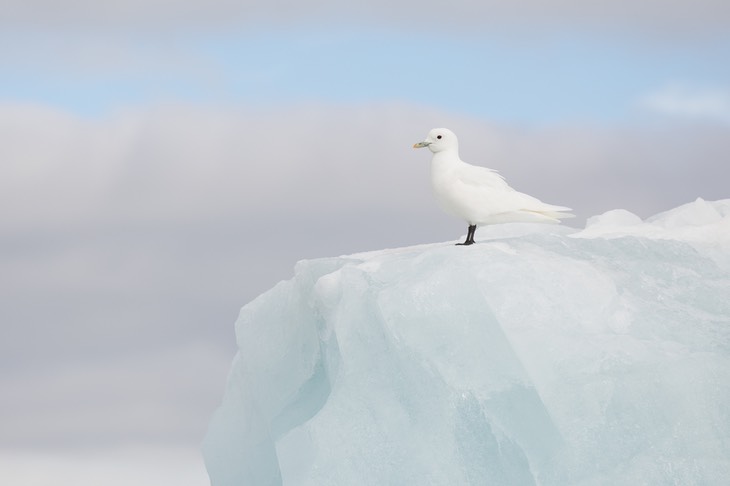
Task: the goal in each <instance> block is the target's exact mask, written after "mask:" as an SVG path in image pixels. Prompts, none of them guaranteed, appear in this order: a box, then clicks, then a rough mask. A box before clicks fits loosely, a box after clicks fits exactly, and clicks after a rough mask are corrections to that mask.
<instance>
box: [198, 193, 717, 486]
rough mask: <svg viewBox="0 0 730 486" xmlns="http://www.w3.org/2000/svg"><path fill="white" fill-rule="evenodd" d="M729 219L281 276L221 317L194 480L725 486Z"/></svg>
mask: <svg viewBox="0 0 730 486" xmlns="http://www.w3.org/2000/svg"><path fill="white" fill-rule="evenodd" d="M729 225H730V200H724V201H715V202H707V201H703V200H701V199H700V200H697V201H695V202H693V203H690V204H687V205H684V206H681V207H679V208H676V209H673V210H671V211H667V212H665V213H662V214H659V215H656V216H654V217H652V218H649V219H647V220H646V221H642V220H641V219H640V218H638V217H637V216H635V215H633V214H631V213H629V212H627V211H622V210H617V211H610V212H608V213H605V214H603V215H601V216H597V217H594V218H592V219H591V220H589V222H588V224H587V227H586V228H585V229H584V230H581V231H578V230H574V229H571V228H568V227H565V226H546V225H529V224H515V225H499V226H491V227H485V228H483V229H480V230H479V232H478V234H477V240H478V244H476V245H473V246H471V247H456V246H454V245H453V242H448V243H439V244H431V245H421V246H417V247H410V248H399V249H393V250H381V251H376V252H369V253H361V254H356V255H350V256H342V257H338V258H326V259H319V260H311V261H302V262H299V263H298V264H297V266H296V269H295V275H294V277H293V278H292V279H291V280H288V281H285V282H281V283H279V284H278V285H277V286H275V287H274V288H273V289H271V290H270V291H268V292H266V293H264V294H263V295H261V296H259V297H258V298H257V299H255V300H254V301H252V302H251V303H249V304H248V305H246V306H245V307H244V308H243V309H242V310H241V314H240V317H239V319H238V322H237V323H236V332H237V341H238V346H239V348H240V350H239V353H238V355H237V357H236V359H235V360H234V363H233V366H232V369H231V373H230V376H229V381H228V386H227V390H226V394H225V398H224V401H223V403H222V405H221V407H220V409H219V410H218V411H217V412H216V414H215V416H214V417H213V419H212V421H211V425H210V428H209V431H208V435H207V437H206V440H205V444H204V456H205V460H206V465H207V468H208V472H209V475H210V477H211V480H212V484H213V485H214V486H233V485H236V486H243V485H255V486H267V485H279V484H284V485H286V486H300V485H301V486H304V485H307V486H314V485H320V486H321V485H343V484H347V485H385V484H393V485H455V484H459V485H484V484H493V485H530V484H539V485H566V484H583V485H594V484H595V485H598V484H657V485H658V484H661V485H664V484H683V485H685V484H703V485H704V484H709V485H715V484H717V485H719V484H726V483H725V482H726V480H727V478H728V477H730V298H728V297H730V258H728V255H730V226H729ZM455 241H456V240H455Z"/></svg>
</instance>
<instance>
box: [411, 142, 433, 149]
mask: <svg viewBox="0 0 730 486" xmlns="http://www.w3.org/2000/svg"><path fill="white" fill-rule="evenodd" d="M429 145H431V142H418V143H414V144H413V148H423V147H428V146H429Z"/></svg>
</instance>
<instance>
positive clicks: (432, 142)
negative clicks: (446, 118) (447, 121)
mask: <svg viewBox="0 0 730 486" xmlns="http://www.w3.org/2000/svg"><path fill="white" fill-rule="evenodd" d="M423 147H428V149H429V150H430V151H431V152H433V153H437V152H443V151H444V150H458V148H459V140H457V138H456V135H454V132H452V131H451V130H449V129H448V128H434V129H433V130H431V131H430V132H428V136H427V137H426V140H424V141H423V142H418V143H417V144H414V145H413V148H423Z"/></svg>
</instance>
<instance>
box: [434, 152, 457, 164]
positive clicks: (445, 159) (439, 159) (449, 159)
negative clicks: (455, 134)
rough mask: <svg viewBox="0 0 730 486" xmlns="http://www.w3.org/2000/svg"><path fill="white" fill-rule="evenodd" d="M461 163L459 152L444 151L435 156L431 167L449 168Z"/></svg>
mask: <svg viewBox="0 0 730 486" xmlns="http://www.w3.org/2000/svg"><path fill="white" fill-rule="evenodd" d="M460 161H461V159H459V151H458V150H443V151H441V152H436V153H435V154H433V157H432V158H431V165H432V166H433V167H443V168H447V167H450V166H455V165H457V164H458V163H459V162H460Z"/></svg>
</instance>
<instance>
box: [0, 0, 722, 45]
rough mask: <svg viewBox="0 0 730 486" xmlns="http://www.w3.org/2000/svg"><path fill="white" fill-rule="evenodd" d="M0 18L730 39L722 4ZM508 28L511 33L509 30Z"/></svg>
mask: <svg viewBox="0 0 730 486" xmlns="http://www.w3.org/2000/svg"><path fill="white" fill-rule="evenodd" d="M0 18H2V19H4V22H6V23H7V24H9V25H13V24H15V25H18V23H21V24H22V25H36V26H41V27H46V28H49V27H63V26H65V25H74V26H77V27H78V25H86V26H87V27H92V28H103V27H110V26H116V27H120V26H123V27H125V28H127V27H136V28H140V27H142V28H157V29H163V30H165V29H173V30H175V29H180V28H183V29H191V28H202V29H210V28H212V27H213V26H217V27H218V28H221V27H225V26H229V27H230V28H236V27H238V28H240V27H241V26H248V27H253V26H256V25H258V24H259V22H261V21H264V22H268V23H273V24H280V25H287V24H303V23H321V22H323V21H324V22H328V21H329V22H331V21H336V22H342V21H345V20H347V21H352V20H353V19H358V20H359V21H365V22H367V23H371V24H372V23H375V24H380V25H389V26H391V27H397V28H399V29H403V28H406V29H407V30H411V29H414V28H421V27H423V26H428V27H435V26H441V27H442V28H447V29H450V30H451V29H453V30H456V29H460V30H462V29H466V30H471V31H477V32H478V31H479V30H481V29H483V28H490V29H504V32H509V30H510V29H512V28H514V27H515V26H519V25H522V26H523V29H522V32H523V33H524V32H526V31H532V34H533V35H535V34H536V33H537V32H538V31H539V30H541V29H543V28H545V29H547V30H553V31H556V30H558V31H559V30H561V29H564V28H565V27H566V26H568V25H573V26H574V27H578V28H581V29H584V30H586V31H589V30H593V29H596V28H605V29H607V30H609V31H614V32H615V31H617V30H618V31H624V32H632V33H634V34H647V33H655V34H656V33H662V34H663V35H664V37H667V34H670V35H672V36H680V37H696V36H706V35H708V34H716V35H724V33H725V31H726V30H727V28H728V26H729V25H730V6H728V4H727V2H724V1H722V0H699V1H695V2H692V1H689V0H671V1H662V0H641V1H638V2H637V1H633V2H632V1H629V0H619V1H608V0H601V1H595V2H583V1H580V0H553V1H550V2H544V1H540V0H526V1H522V2H500V1H497V0H488V1H484V2H471V1H468V0H459V1H456V2H450V3H449V4H448V5H445V4H443V3H442V2H436V1H433V0H426V1H421V2H415V1H412V0H403V1H399V2H385V1H382V0H376V1H374V2H373V1H369V2H364V1H358V2H348V3H346V4H343V3H342V2H335V1H333V0H320V1H315V2H308V3H306V4H303V3H301V2H293V1H287V0H282V1H277V2H260V1H249V2H236V1H233V0H214V1H210V2H208V1H202V0H176V1H172V0H151V1H145V2H143V1H141V0H131V1H128V2H89V1H86V0H72V1H67V2H64V3H63V4H62V5H61V4H59V3H57V2H53V1H50V0H27V1H21V0H10V1H6V2H3V3H2V7H1V9H0ZM505 24H507V25H509V26H510V27H509V28H505Z"/></svg>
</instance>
